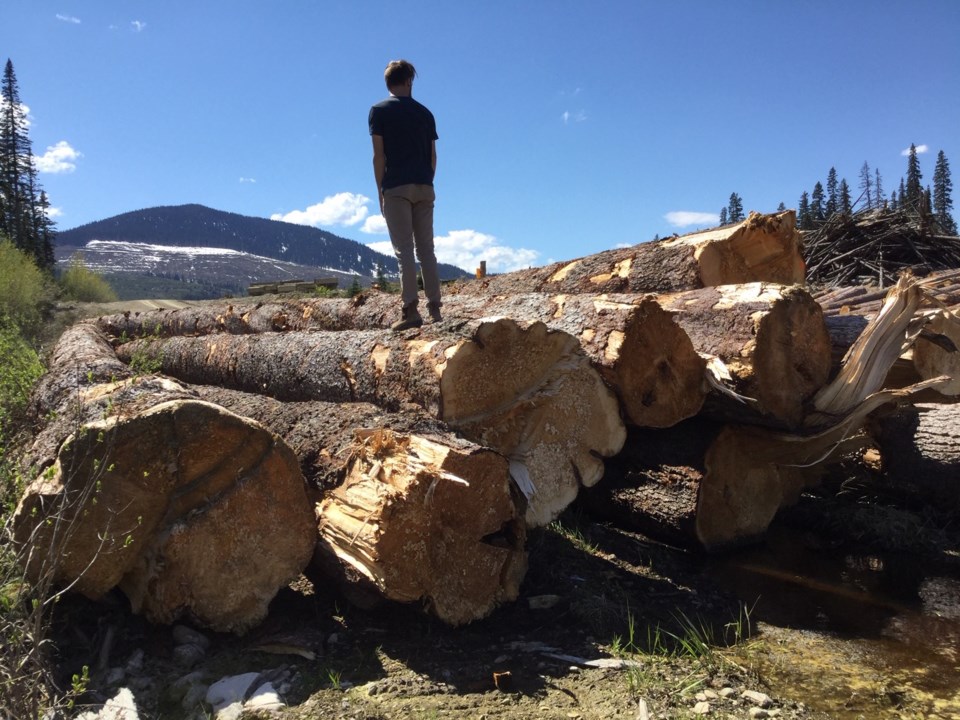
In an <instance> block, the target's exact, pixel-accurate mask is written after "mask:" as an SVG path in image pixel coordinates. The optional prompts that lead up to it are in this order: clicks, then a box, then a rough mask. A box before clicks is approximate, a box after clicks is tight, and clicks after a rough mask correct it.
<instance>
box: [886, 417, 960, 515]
mask: <svg viewBox="0 0 960 720" xmlns="http://www.w3.org/2000/svg"><path fill="white" fill-rule="evenodd" d="M869 429H870V433H871V435H872V436H873V438H874V440H875V441H876V443H877V446H878V448H879V450H880V460H881V471H882V477H883V487H884V490H885V491H887V492H889V493H891V494H893V495H894V496H896V497H899V498H900V499H901V500H902V501H904V502H906V503H907V504H909V505H913V506H927V507H932V508H935V509H936V510H937V511H939V512H943V513H947V514H951V515H952V514H956V513H957V512H960V483H958V478H960V405H956V404H938V403H922V404H918V405H914V406H910V407H903V408H900V409H899V410H898V411H897V412H894V413H890V414H887V415H885V416H880V417H878V418H876V419H874V420H873V421H872V422H871V423H870V425H869Z"/></svg>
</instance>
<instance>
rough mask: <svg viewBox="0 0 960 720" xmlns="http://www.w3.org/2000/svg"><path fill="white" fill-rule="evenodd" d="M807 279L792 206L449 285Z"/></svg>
mask: <svg viewBox="0 0 960 720" xmlns="http://www.w3.org/2000/svg"><path fill="white" fill-rule="evenodd" d="M754 281H766V282H775V283H781V284H784V285H793V284H798V283H803V281H804V263H803V258H802V256H801V254H800V234H799V233H798V232H797V230H796V215H795V214H794V212H793V211H792V210H788V211H785V212H781V213H776V214H772V215H761V214H759V213H750V216H749V217H748V218H747V219H746V220H744V221H743V222H742V223H738V224H736V225H729V226H726V227H722V228H717V229H715V230H708V231H704V232H697V233H693V234H690V235H684V236H682V237H673V238H666V239H664V240H655V241H653V242H646V243H640V244H639V245H634V246H632V247H629V248H623V249H617V250H607V251H604V252H600V253H597V254H595V255H588V256H586V257H582V258H579V259H577V260H573V261H569V262H558V263H553V264H551V265H546V266H544V267H539V268H531V269H528V270H518V271H515V272H511V273H504V274H503V275H491V276H487V277H486V278H484V279H482V280H471V281H463V282H457V283H454V284H453V285H452V288H451V291H452V292H467V293H494V294H510V293H525V292H547V293H591V294H592V293H606V292H632V293H644V292H675V291H679V290H692V289H695V288H701V287H710V286H714V285H729V284H735V283H746V282H754Z"/></svg>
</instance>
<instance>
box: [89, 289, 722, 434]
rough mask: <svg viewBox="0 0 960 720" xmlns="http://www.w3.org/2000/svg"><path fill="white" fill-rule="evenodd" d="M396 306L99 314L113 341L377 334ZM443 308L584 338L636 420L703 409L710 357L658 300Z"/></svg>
mask: <svg viewBox="0 0 960 720" xmlns="http://www.w3.org/2000/svg"><path fill="white" fill-rule="evenodd" d="M397 303H398V298H397V296H396V295H386V294H383V293H369V294H365V295H361V296H357V297H355V298H351V299H304V300H289V301H277V302H267V303H262V304H260V303H258V304H256V305H250V304H247V305H226V304H222V305H213V306H207V307H197V308H185V309H182V310H175V311H167V312H155V313H145V314H143V316H141V317H139V318H136V317H133V316H124V315H118V316H110V317H105V318H100V320H99V323H100V326H101V327H103V328H104V329H105V330H107V331H108V332H110V333H112V334H113V335H114V336H115V337H121V336H126V337H136V336H138V334H139V333H141V332H143V331H145V330H147V329H149V328H153V332H155V333H156V334H158V335H160V336H172V335H181V334H186V335H189V334H206V333H214V332H220V333H231V334H241V333H242V334H248V333H258V332H268V331H291V330H347V329H350V330H371V329H375V328H382V327H384V326H385V325H388V324H389V322H390V320H391V319H392V318H393V317H394V316H395V315H396V313H397ZM443 312H444V315H445V317H447V318H448V324H449V323H458V322H459V323H462V322H464V321H469V320H477V319H479V318H488V317H507V318H515V319H517V320H520V321H523V322H530V321H541V322H543V323H545V324H547V325H548V326H549V327H550V328H552V329H556V330H561V331H563V332H566V333H569V334H570V335H572V336H574V337H576V338H578V339H579V340H580V343H581V345H582V347H583V349H584V351H585V352H586V354H587V355H588V356H589V358H590V360H591V361H592V362H593V364H594V366H595V367H596V368H597V370H598V371H599V372H600V374H601V375H602V376H603V379H604V380H605V381H606V382H607V384H608V385H609V386H610V387H611V388H613V389H614V391H615V392H616V393H617V395H618V396H619V398H620V400H621V402H622V404H623V408H624V411H625V414H626V416H627V419H628V421H629V422H631V423H633V424H635V425H641V426H647V427H666V426H669V425H673V424H675V423H677V422H679V421H681V420H683V419H684V418H687V417H690V416H692V415H694V414H696V413H697V411H699V409H700V407H701V405H702V404H703V399H704V396H705V393H706V386H705V385H704V383H703V373H704V361H703V359H702V358H700V357H699V356H698V355H697V352H696V351H695V350H694V347H693V345H692V343H691V342H690V340H689V338H687V337H686V335H685V333H684V332H683V330H682V329H681V328H680V327H679V326H678V325H677V324H676V323H675V322H674V321H673V319H672V318H671V316H670V314H669V313H666V312H664V311H663V310H662V309H661V307H660V306H659V305H658V300H657V299H656V298H654V297H653V296H650V295H598V296H590V295H544V294H539V293H525V294H517V295H469V294H461V295H447V296H445V297H444V306H443ZM211 318H217V319H218V322H212V321H211V320H210V319H211ZM148 334H149V333H148Z"/></svg>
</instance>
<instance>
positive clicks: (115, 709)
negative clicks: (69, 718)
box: [77, 688, 140, 720]
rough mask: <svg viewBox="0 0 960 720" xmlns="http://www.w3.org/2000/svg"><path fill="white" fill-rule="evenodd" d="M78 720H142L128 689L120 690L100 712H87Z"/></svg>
mask: <svg viewBox="0 0 960 720" xmlns="http://www.w3.org/2000/svg"><path fill="white" fill-rule="evenodd" d="M77 720H140V715H139V714H138V713H137V704H136V702H134V699H133V693H132V692H130V690H129V689H127V688H120V690H119V692H117V694H116V695H115V696H114V697H113V698H111V699H110V700H107V702H106V703H104V705H103V707H102V708H100V711H99V712H92V711H91V712H85V713H83V714H82V715H79V716H78V718H77Z"/></svg>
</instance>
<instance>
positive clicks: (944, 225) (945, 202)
mask: <svg viewBox="0 0 960 720" xmlns="http://www.w3.org/2000/svg"><path fill="white" fill-rule="evenodd" d="M859 179H860V183H859V186H858V188H859V190H860V195H859V196H858V197H857V199H856V200H853V194H852V191H851V190H850V185H849V183H847V180H846V178H840V179H839V180H838V178H837V171H836V169H835V168H830V170H829V172H828V173H827V182H826V187H824V184H823V183H821V182H819V181H818V182H817V183H816V184H815V185H814V186H813V190H812V191H811V192H807V191H806V190H804V191H803V193H801V195H800V201H799V202H798V203H797V226H798V227H799V228H800V229H801V230H815V229H816V228H818V227H820V226H821V225H823V224H824V223H825V222H826V221H827V220H828V219H829V218H830V217H831V216H832V215H834V214H835V213H842V214H845V215H851V214H853V212H854V210H870V209H874V208H888V209H890V210H906V211H908V212H911V213H914V214H917V215H922V216H925V217H928V218H930V219H932V220H933V221H934V222H936V224H937V225H938V226H939V229H940V230H941V231H942V234H943V235H956V234H957V223H956V221H955V220H954V219H953V214H952V210H953V197H952V196H953V182H952V181H951V179H950V163H949V162H947V156H946V155H945V154H944V152H943V150H941V151H940V152H939V153H937V161H936V165H935V166H934V170H933V187H932V188H931V186H929V185H927V187H924V186H923V174H922V172H921V171H920V160H919V158H918V157H917V146H916V145H914V144H911V145H910V150H909V152H908V153H907V173H906V176H905V177H901V178H900V185H899V187H898V188H895V189H894V190H891V191H890V195H889V196H887V194H886V193H885V192H884V190H883V180H882V178H881V177H880V171H879V170H876V169H871V168H870V165H869V163H867V162H864V163H863V166H862V167H861V168H860V178H859ZM785 209H786V206H785V205H784V204H783V203H780V206H779V207H778V208H777V210H785ZM743 219H744V214H743V200H742V199H741V198H740V196H739V195H738V194H737V193H731V194H730V200H729V201H728V203H727V206H726V207H724V208H723V209H721V210H720V224H721V225H727V224H732V223H736V222H740V221H741V220H743Z"/></svg>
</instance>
